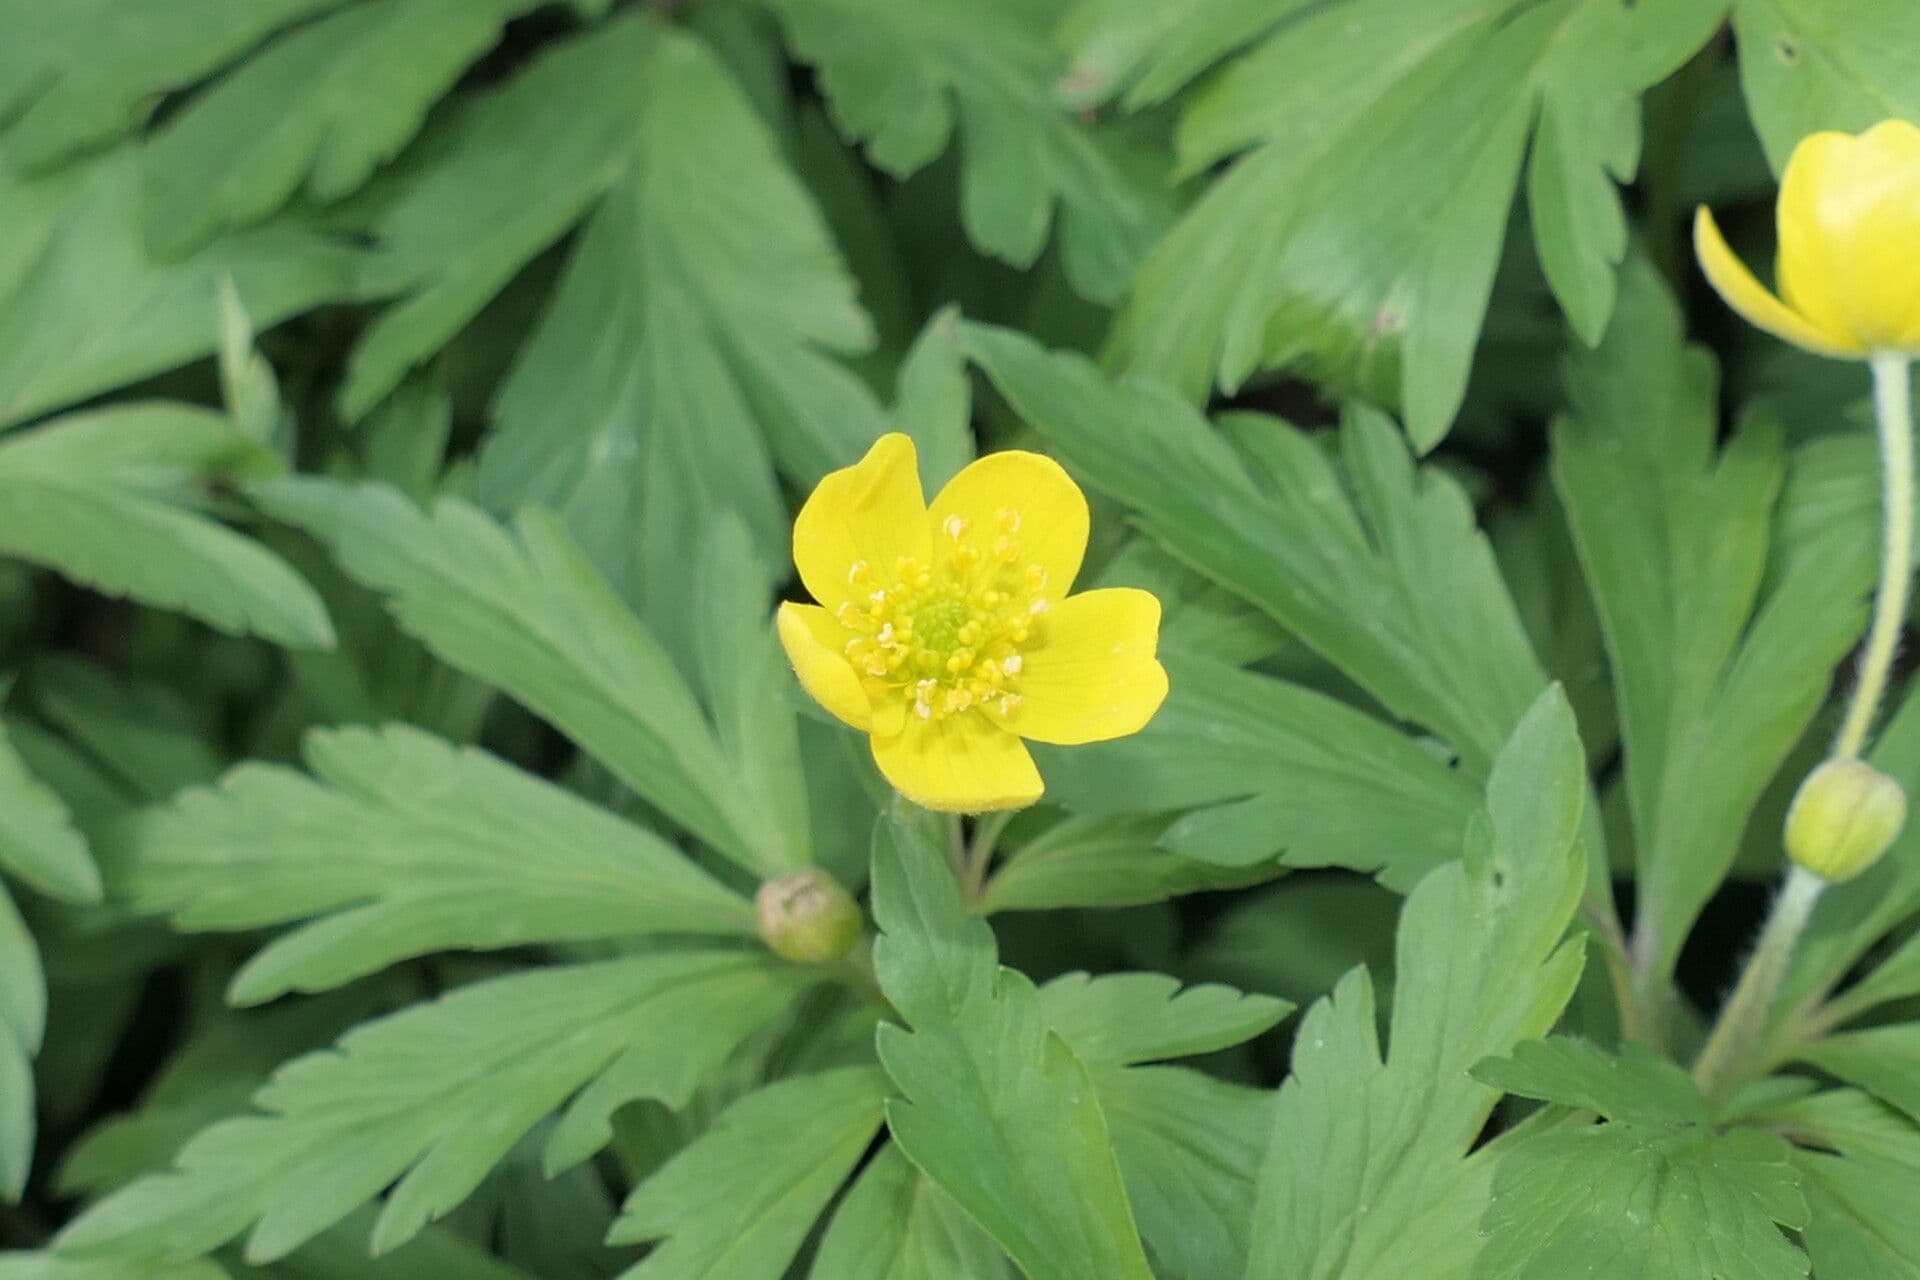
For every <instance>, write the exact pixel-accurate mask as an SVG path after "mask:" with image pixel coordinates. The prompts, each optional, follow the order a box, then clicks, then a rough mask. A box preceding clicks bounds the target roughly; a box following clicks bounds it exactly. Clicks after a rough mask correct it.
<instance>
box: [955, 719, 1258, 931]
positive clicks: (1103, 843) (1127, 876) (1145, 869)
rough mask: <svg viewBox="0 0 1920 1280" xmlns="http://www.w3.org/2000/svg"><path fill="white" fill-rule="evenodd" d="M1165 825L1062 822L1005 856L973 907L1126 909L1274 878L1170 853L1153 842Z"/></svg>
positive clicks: (1161, 818) (1160, 819)
mask: <svg viewBox="0 0 1920 1280" xmlns="http://www.w3.org/2000/svg"><path fill="white" fill-rule="evenodd" d="M1163 714H1164V712H1163ZM1167 822H1168V820H1167V818H1166V816H1165V815H1163V814H1153V815H1149V816H1145V817H1114V818H1104V817H1068V818H1063V819H1061V820H1060V821H1059V822H1055V823H1053V824H1051V825H1050V826H1048V827H1047V829H1046V830H1045V831H1042V832H1041V833H1040V834H1039V835H1037V836H1035V837H1034V838H1033V839H1031V840H1028V841H1026V842H1025V843H1023V844H1021V845H1019V846H1018V847H1017V848H1015V849H1013V850H1012V851H1011V852H1010V853H1008V854H1007V856H1006V860H1005V861H1004V862H1002V863H1001V864H1000V865H999V867H998V868H997V869H996V870H995V871H994V873H993V876H992V878H990V879H989V880H988V881H987V883H986V887H985V888H984V889H983V890H982V891H981V894H980V910H981V911H983V912H985V913H987V914H989V915H991V914H993V913H994V912H996V911H1045V910H1051V909H1054V908H1058V907H1131V906H1139V905H1141V904H1143V903H1149V902H1165V901H1166V900H1167V899H1169V898H1176V897H1179V896H1180V895H1182V894H1187V893H1197V892H1199V891H1201V890H1205V889H1233V888H1239V887H1241V886H1243V885H1248V884H1255V883H1258V882H1259V881H1262V880H1266V879H1270V878H1271V877H1272V876H1274V875H1277V874H1279V869H1278V868H1277V867H1275V866H1273V865H1271V864H1255V865H1253V866H1250V867H1236V866H1220V865H1218V864H1217V863H1212V862H1206V861H1203V860H1201V859H1199V858H1196V857H1193V856H1191V855H1188V854H1181V853H1175V852H1173V851H1172V850H1171V849H1167V848H1165V847H1163V846H1162V845H1161V844H1160V843H1159V842H1160V839H1161V836H1162V833H1163V832H1164V831H1165V830H1166V828H1167Z"/></svg>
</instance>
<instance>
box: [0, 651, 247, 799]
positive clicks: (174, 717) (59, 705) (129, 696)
mask: <svg viewBox="0 0 1920 1280" xmlns="http://www.w3.org/2000/svg"><path fill="white" fill-rule="evenodd" d="M33 692H34V697H35V702H36V704H37V707H38V709H39V711H40V713H41V714H42V715H43V716H45V717H46V718H47V720H48V721H50V722H51V723H52V724H54V725H55V726H57V727H58V728H59V729H60V730H61V732H63V733H64V734H66V735H67V737H68V738H70V739H71V740H72V741H73V743H75V744H76V745H78V746H81V747H84V748H85V749H86V751H87V752H88V753H89V754H90V755H91V756H92V757H93V760H94V762H95V764H96V765H97V766H98V767H99V768H100V769H101V770H102V773H101V774H99V775H96V776H94V777H90V778H88V777H74V776H73V767H72V765H71V763H69V764H68V765H66V766H65V768H64V771H63V773H64V776H65V778H66V780H67V782H68V784H69V785H72V786H78V787H81V788H83V789H84V792H83V794H84V793H92V794H93V795H94V800H93V804H94V806H95V808H96V809H98V810H100V812H98V813H96V814H95V815H94V817H95V820H96V821H97V820H98V819H99V818H102V817H106V818H117V817H118V816H119V811H120V810H121V809H124V808H125V807H128V806H127V805H126V803H125V802H122V803H121V804H118V805H116V804H114V802H113V801H112V800H111V799H109V798H106V797H101V796H99V794H98V792H99V789H100V787H101V785H103V783H104V782H105V780H106V778H108V777H111V779H112V780H113V781H114V782H121V783H124V784H126V786H127V787H128V788H129V790H130V792H131V794H132V796H134V797H144V798H145V799H147V800H165V799H168V798H169V797H171V796H172V795H173V794H174V793H175V792H177V791H179V790H181V789H182V788H183V787H190V786H194V785H196V784H200V783H208V782H212V781H213V780H214V779H215V778H217V777H218V776H219V775H220V771H221V769H222V768H224V767H225V765H226V761H227V757H226V754H225V752H224V751H223V750H222V749H220V748H218V747H216V746H215V745H214V744H213V742H212V741H211V740H210V728H209V726H208V724H207V723H206V715H205V709H204V708H200V707H195V706H193V705H191V704H190V703H188V702H187V701H186V699H185V698H183V697H182V696H181V695H180V693H179V692H178V691H177V690H175V689H172V688H169V687H168V686H166V685H161V684H157V683H154V682H152V681H147V680H137V679H131V678H120V677H115V676H113V675H111V674H109V673H108V672H106V671H105V670H103V669H101V668H100V667H97V666H94V665H93V664H91V663H87V662H82V661H79V660H77V659H71V658H48V659H43V660H42V661H41V663H40V664H39V665H38V666H37V667H36V668H35V669H34V680H33ZM23 745H24V740H23ZM43 754H44V753H43ZM49 763H51V762H49ZM41 776H42V777H43V778H45V779H46V780H47V781H49V782H58V781H60V780H61V776H62V775H56V774H54V773H51V772H48V771H47V769H46V767H45V766H44V765H43V766H41Z"/></svg>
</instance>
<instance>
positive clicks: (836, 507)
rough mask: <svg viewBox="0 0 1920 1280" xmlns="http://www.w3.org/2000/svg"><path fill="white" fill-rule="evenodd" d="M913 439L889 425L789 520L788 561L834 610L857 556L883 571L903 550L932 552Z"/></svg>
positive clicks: (844, 595) (849, 588)
mask: <svg viewBox="0 0 1920 1280" xmlns="http://www.w3.org/2000/svg"><path fill="white" fill-rule="evenodd" d="M932 545H933V544H932V535H931V533H930V532H929V530H928V528H927V504H926V499H925V498H924V497H923V496H922V494H921V490H920V463H919V459H918V457H917V456H916V455H915V453H914V449H913V440H912V439H911V438H910V437H908V436H905V435H902V434H900V433H899V432H897V431H895V432H889V433H888V434H886V435H884V436H881V437H880V438H879V439H878V440H876V441H875V442H874V445H873V448H871V449H869V450H867V456H866V457H864V458H862V459H860V461H858V462H856V463H855V464H854V465H852V466H851V467H844V468H842V469H841V470H839V471H835V472H831V473H829V474H828V475H827V477H826V478H825V479H823V480H821V481H820V484H819V487H818V488H816V489H815V490H814V491H813V494H812V496H811V497H809V498H808V499H807V501H806V505H805V506H803V507H801V508H800V515H799V516H798V517H797V518H796V519H795V520H794V522H793V562H794V564H795V566H797V567H798V568H799V570H800V580H801V581H802V582H804V583H806V585H807V590H808V591H809V592H811V593H812V594H813V598H814V599H815V600H818V601H819V602H820V603H821V604H823V605H825V606H826V607H827V608H829V609H832V608H834V607H836V606H838V605H839V604H840V603H841V602H842V601H844V600H847V599H848V598H849V597H850V596H851V595H852V594H853V590H854V588H853V585H852V583H851V582H850V581H849V579H848V574H849V572H850V571H851V570H852V568H853V566H854V564H855V563H856V562H858V561H862V560H864V561H866V562H867V563H869V564H871V565H872V566H873V567H874V569H875V570H876V571H877V572H880V573H882V574H885V573H887V572H889V571H890V570H891V569H892V567H893V564H894V562H895V561H896V560H898V559H899V558H900V557H901V556H915V557H918V558H920V559H922V560H925V559H926V558H927V557H928V556H929V554H930V553H931V551H932Z"/></svg>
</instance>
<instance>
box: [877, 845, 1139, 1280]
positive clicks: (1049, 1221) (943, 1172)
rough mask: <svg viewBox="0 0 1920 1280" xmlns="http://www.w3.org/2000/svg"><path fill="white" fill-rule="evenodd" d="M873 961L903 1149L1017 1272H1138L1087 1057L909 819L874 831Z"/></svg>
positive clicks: (893, 1117)
mask: <svg viewBox="0 0 1920 1280" xmlns="http://www.w3.org/2000/svg"><path fill="white" fill-rule="evenodd" d="M873 909H874V918H875V920H876V921H877V922H878V923H879V925H880V929H881V935H882V936H881V938H880V940H879V941H878V942H877V943H875V944H874V967H875V968H876V970H877V971H878V973H879V976H880V983H881V986H882V987H883V988H884V989H885V991H886V993H887V997H888V998H889V999H890V1000H891V1001H892V1002H893V1006H894V1008H895V1009H897V1010H898V1011H899V1012H900V1013H901V1015H903V1016H904V1018H905V1019H906V1021H907V1022H908V1024H909V1025H911V1026H912V1028H913V1030H912V1031H911V1032H909V1031H907V1030H905V1029H903V1028H901V1027H899V1026H896V1025H894V1024H891V1023H889V1024H884V1025H883V1026H882V1027H881V1028H880V1035H879V1041H878V1044H879V1050H880V1061H881V1063H882V1065H884V1066H885V1067H886V1069H887V1074H888V1075H890V1076H892V1077H893V1081H894V1083H895V1084H896V1085H897V1086H898V1087H899V1090H900V1092H901V1094H902V1095H903V1097H902V1099H900V1100H896V1101H894V1102H892V1103H889V1104H888V1107H887V1124H888V1127H889V1128H890V1129H891V1130H892V1132H893V1136H894V1139H895V1141H897V1142H898V1143H899V1144H900V1147H901V1149H902V1150H903V1151H905V1152H906V1154H907V1156H908V1158H909V1159H911V1160H912V1161H913V1162H914V1164H916V1165H917V1166H919V1167H920V1168H921V1169H922V1170H924V1171H925V1172H926V1174H927V1175H928V1176H929V1177H931V1178H932V1179H933V1180H934V1181H935V1182H936V1183H938V1184H939V1185H940V1187H941V1189H942V1190H944V1191H945V1192H946V1193H947V1194H948V1195H949V1196H951V1197H953V1199H954V1201H955V1202H956V1203H957V1204H959V1205H960V1207H961V1208H962V1209H964V1210H966V1212H967V1213H968V1214H969V1215H970V1216H971V1217H972V1218H973V1219H974V1221H976V1222H978V1223H979V1224H980V1225H981V1226H982V1227H984V1228H986V1230H987V1232H988V1234H990V1235H991V1236H993V1238H994V1239H995V1240H997V1241H998V1242H999V1243H1000V1246H1001V1247H1002V1248H1004V1249H1005V1250H1006V1251H1007V1252H1008V1253H1009V1254H1010V1255H1012V1257H1013V1259H1014V1261H1015V1262H1016V1263H1018V1264H1019V1266H1020V1268H1021V1269H1022V1270H1023V1271H1024V1272H1025V1273H1026V1275H1027V1276H1028V1277H1029V1280H1152V1275H1153V1272H1152V1271H1151V1270H1150V1269H1149V1267H1148V1265H1147V1260H1146V1256H1145V1254H1144V1253H1142V1252H1141V1245H1140V1236H1139V1232H1138V1230H1137V1229H1136V1228H1135V1226H1134V1221H1133V1214H1132V1210H1131V1209H1130V1208H1129V1206H1128V1202H1127V1193H1126V1188H1125V1186H1124V1184H1123V1183H1122V1181H1121V1173H1120V1169H1119V1166H1118V1164H1117V1162H1116V1160H1115V1157H1114V1154H1113V1150H1112V1144H1111V1139H1110V1137H1109V1134H1108V1131H1107V1125H1106V1121H1105V1119H1104V1118H1103V1116H1102V1114H1101V1110H1100V1103H1099V1100H1098V1098H1097V1097H1096V1095H1095V1092H1094V1088H1093V1083H1092V1080H1091V1079H1090V1077H1089V1074H1088V1071H1087V1068H1086V1066H1085V1065H1083V1064H1082V1063H1081V1062H1080V1060H1079V1059H1078V1058H1076V1057H1075V1056H1074V1053H1073V1051H1072V1050H1071V1049H1070V1048H1068V1046H1067V1044H1066V1042H1065V1041H1064V1040H1063V1039H1061V1038H1060V1036H1058V1035H1056V1034H1055V1033H1054V1032H1053V1031H1052V1030H1050V1029H1049V1028H1048V1026H1047V1025H1046V1022H1045V1020H1044V1015H1043V1009H1042V1005H1041V1002H1040V998H1039V996H1038V995H1037V993H1036V992H1035V991H1034V988H1033V984H1032V983H1031V982H1029V981H1028V980H1027V979H1026V978H1025V977H1023V976H1021V975H1020V974H1018V973H1016V972H1014V971H1013V970H1010V969H1001V968H999V967H998V965H997V964H996V951H995V947H994V941H993V934H992V932H991V930H989V929H988V928H987V926H986V923H985V922H984V921H982V920H981V919H980V918H979V917H977V916H969V915H968V914H966V911H965V908H964V907H963V906H962V904H961V899H960V889H959V886H958V885H957V884H956V883H955V882H954V879H953V875H952V872H951V870H950V869H949V868H948V866H947V863H946V859H945V858H944V856H943V855H942V854H941V853H940V851H939V850H938V849H936V848H935V847H934V846H933V844H932V842H931V840H929V839H928V838H927V837H926V834H925V832H924V831H923V830H921V829H920V828H918V827H913V826H909V825H907V824H906V823H905V822H902V821H898V820H895V821H889V822H883V823H882V824H881V826H880V827H879V829H878V830H877V831H876V833H875V837H874V861H873Z"/></svg>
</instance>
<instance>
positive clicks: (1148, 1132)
mask: <svg viewBox="0 0 1920 1280" xmlns="http://www.w3.org/2000/svg"><path fill="white" fill-rule="evenodd" d="M1093 1078H1094V1083H1095V1086H1096V1087H1097V1088H1098V1089H1099V1091H1100V1107H1101V1109H1102V1110H1103V1111H1104V1112H1106V1115H1107V1124H1108V1127H1109V1128H1110V1129H1111V1130H1112V1133H1113V1149H1114V1154H1115V1155H1116V1156H1118V1157H1119V1160H1120V1172H1121V1173H1122V1174H1123V1175H1124V1176H1125V1178H1126V1183H1127V1196H1128V1198H1129V1199H1130V1200H1131V1201H1132V1202H1133V1206H1134V1212H1135V1213H1136V1214H1137V1215H1138V1217H1139V1220H1140V1234H1141V1235H1142V1236H1144V1237H1145V1239H1146V1242H1147V1248H1148V1251H1149V1252H1150V1253H1151V1254H1152V1257H1153V1263H1154V1274H1155V1275H1157V1276H1159V1277H1161V1280H1215V1278H1216V1277H1221V1276H1239V1275H1243V1274H1245V1269H1246V1262H1247V1242H1248V1237H1249V1235H1250V1234H1251V1232H1252V1229H1253V1207H1254V1205H1253V1188H1254V1177H1255V1175H1256V1174H1257V1173H1258V1172H1259V1168H1260V1155H1261V1152H1262V1150H1263V1149H1264V1147H1265V1143H1266V1135H1267V1130H1268V1129H1269V1128H1270V1127H1271V1120H1272V1113H1273V1095H1272V1094H1270V1093H1264V1092H1260V1091H1257V1090H1253V1089H1247V1088H1242V1087H1241V1086H1239V1085H1232V1084H1228V1083H1226V1082H1225V1081H1222V1080H1215V1079H1213V1078H1212V1077H1211V1076H1205V1075H1202V1074H1200V1073H1199V1072H1198V1071H1189V1070H1186V1069H1185V1068H1181V1067H1136V1068H1129V1069H1118V1068H1114V1067H1110V1066H1109V1067H1099V1068H1096V1069H1095V1070H1094V1073H1093Z"/></svg>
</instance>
